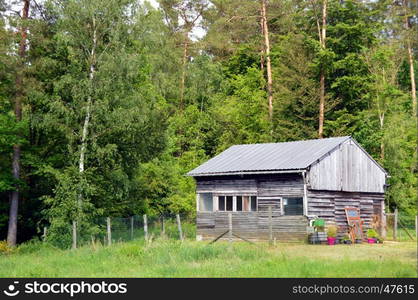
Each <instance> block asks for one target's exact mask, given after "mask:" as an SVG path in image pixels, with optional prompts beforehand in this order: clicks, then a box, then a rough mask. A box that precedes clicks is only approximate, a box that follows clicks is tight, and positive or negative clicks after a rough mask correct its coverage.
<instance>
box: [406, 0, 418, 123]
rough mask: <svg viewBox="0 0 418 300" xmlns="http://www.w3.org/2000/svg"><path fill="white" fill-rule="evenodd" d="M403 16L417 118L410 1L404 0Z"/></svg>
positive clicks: (414, 113) (413, 104)
mask: <svg viewBox="0 0 418 300" xmlns="http://www.w3.org/2000/svg"><path fill="white" fill-rule="evenodd" d="M402 6H403V10H404V11H403V14H404V28H405V44H406V50H407V53H408V64H409V76H410V81H411V97H412V113H413V116H415V117H416V116H417V87H416V84H415V70H414V62H415V60H414V51H413V49H412V38H413V34H414V33H415V34H416V31H414V30H411V24H410V22H411V15H410V9H409V1H408V0H402Z"/></svg>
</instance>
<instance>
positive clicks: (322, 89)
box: [318, 0, 327, 138]
mask: <svg viewBox="0 0 418 300" xmlns="http://www.w3.org/2000/svg"><path fill="white" fill-rule="evenodd" d="M326 37H327V0H323V1H322V28H321V32H320V36H319V41H320V44H321V48H322V49H325V46H326V44H325V41H326ZM324 111H325V70H324V66H323V65H322V66H321V75H320V79H319V126H318V137H319V138H322V137H323V134H324Z"/></svg>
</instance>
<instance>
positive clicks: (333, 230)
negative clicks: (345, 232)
mask: <svg viewBox="0 0 418 300" xmlns="http://www.w3.org/2000/svg"><path fill="white" fill-rule="evenodd" d="M337 230H338V228H337V226H335V225H328V227H327V235H328V237H333V238H335V237H336V236H337Z"/></svg>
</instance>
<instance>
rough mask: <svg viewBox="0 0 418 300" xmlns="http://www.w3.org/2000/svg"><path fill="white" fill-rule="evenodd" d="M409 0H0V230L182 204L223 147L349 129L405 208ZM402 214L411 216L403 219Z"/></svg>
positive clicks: (26, 234)
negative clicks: (199, 170)
mask: <svg viewBox="0 0 418 300" xmlns="http://www.w3.org/2000/svg"><path fill="white" fill-rule="evenodd" d="M416 11H417V1H414V0H364V1H361V0H158V1H152V2H147V1H139V0H105V1H104V0H22V1H17V0H10V1H9V0H0V240H6V239H7V241H8V244H9V245H11V246H14V245H16V243H21V242H24V241H27V240H30V239H32V238H33V237H36V236H40V235H41V228H42V227H43V226H45V225H48V227H49V232H50V233H51V238H54V236H55V237H57V236H59V235H63V234H67V233H68V234H70V233H69V231H70V226H69V224H71V222H72V221H73V220H77V222H80V223H84V224H89V223H90V222H93V219H94V218H96V217H107V216H115V217H126V216H131V215H137V214H141V213H147V214H150V215H157V214H161V213H183V214H188V215H190V216H191V217H193V215H194V214H195V183H194V180H193V178H190V177H187V176H185V174H186V173H187V172H188V171H190V170H191V169H193V168H194V167H196V166H198V165H199V164H201V163H202V162H204V161H206V160H207V159H209V158H211V157H213V156H214V155H216V154H218V153H220V152H222V151H223V150H225V149H226V148H228V147H229V146H231V145H234V144H246V143H265V142H282V141H292V140H304V139H313V138H322V137H333V136H345V135H350V136H353V137H354V138H355V139H356V140H357V141H358V142H359V143H360V144H361V145H362V146H363V147H364V148H365V149H366V150H367V151H368V152H369V153H370V154H371V155H372V156H373V158H374V159H375V160H377V161H378V162H379V163H380V164H381V165H382V166H383V167H384V168H385V169H386V170H387V171H388V172H389V174H390V176H391V177H390V178H389V182H388V183H389V186H388V191H387V193H386V199H385V201H386V207H387V208H386V209H387V211H393V210H394V209H395V208H398V209H399V211H400V212H401V213H402V215H403V216H404V217H405V220H404V221H405V223H407V222H413V220H414V219H415V215H416V214H417V206H416V205H417V174H418V170H417V99H416V89H417V88H416V83H415V81H416V75H417V69H418V64H417V60H416V57H417V55H418V48H417V43H418V40H417V36H418V35H417V34H416V33H417V32H416V29H417V21H418V20H417V15H416ZM408 216H409V217H408Z"/></svg>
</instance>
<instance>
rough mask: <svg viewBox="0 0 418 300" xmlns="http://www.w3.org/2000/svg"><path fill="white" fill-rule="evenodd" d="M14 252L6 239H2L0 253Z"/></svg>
mask: <svg viewBox="0 0 418 300" xmlns="http://www.w3.org/2000/svg"><path fill="white" fill-rule="evenodd" d="M12 252H13V248H11V247H9V245H7V242H6V241H0V254H10V253H12Z"/></svg>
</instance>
